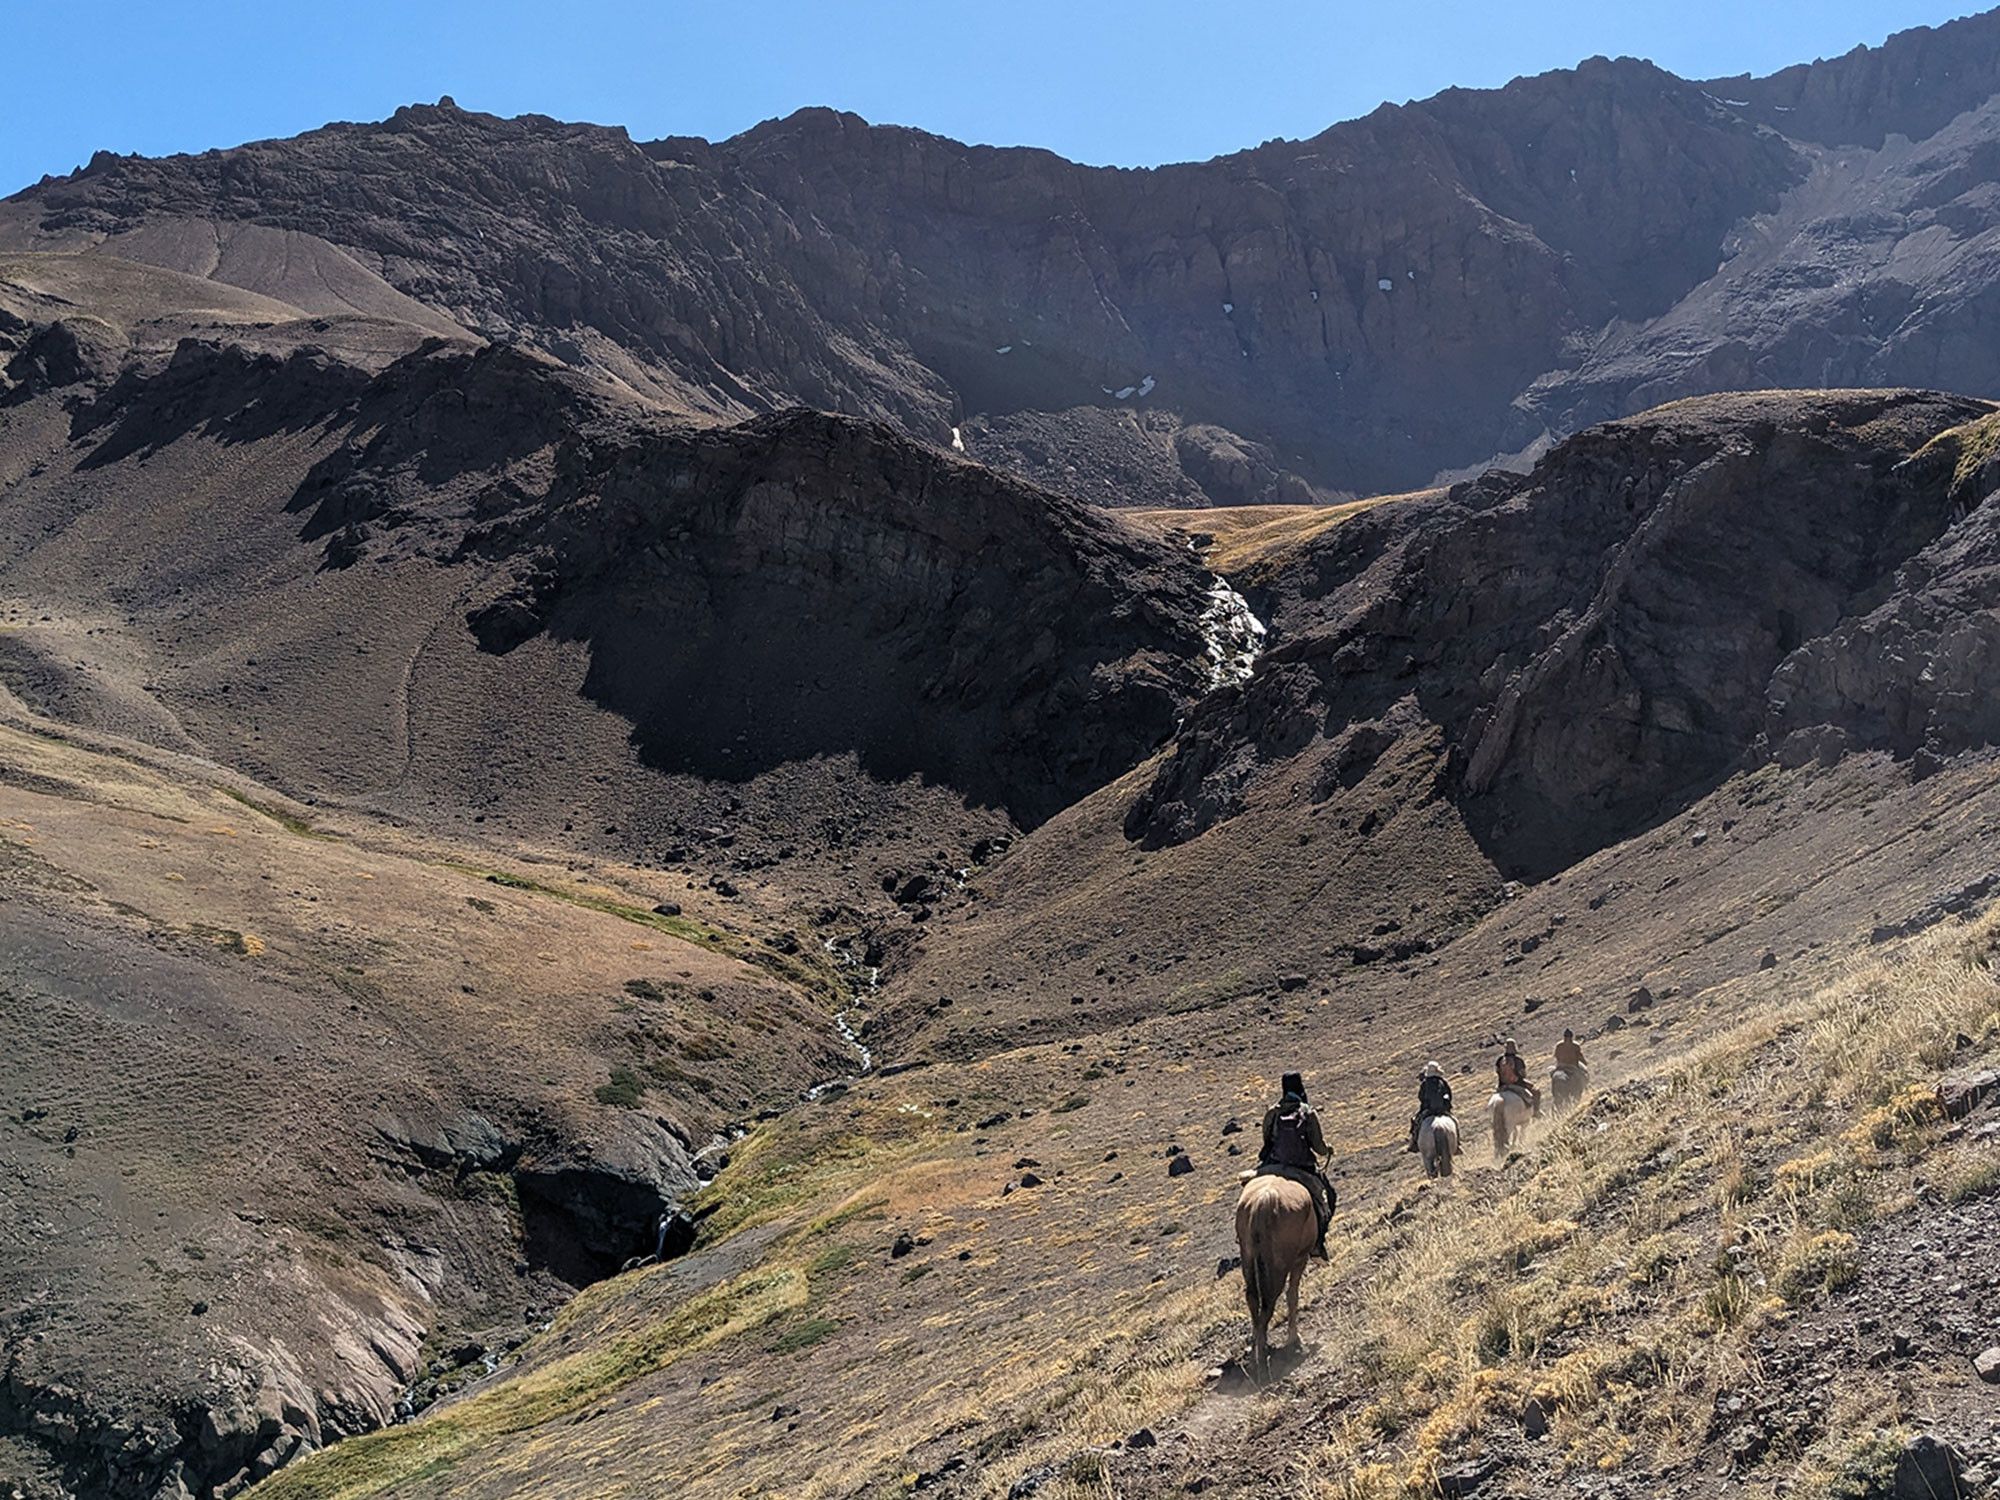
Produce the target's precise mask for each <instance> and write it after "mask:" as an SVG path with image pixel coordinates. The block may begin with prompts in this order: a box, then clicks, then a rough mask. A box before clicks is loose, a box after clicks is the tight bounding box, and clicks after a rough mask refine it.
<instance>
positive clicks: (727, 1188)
mask: <svg viewBox="0 0 2000 1500" xmlns="http://www.w3.org/2000/svg"><path fill="white" fill-rule="evenodd" d="M782 1123H783V1124H785V1125H787V1126H790V1127H791V1128H789V1129H776V1128H773V1127H772V1126H769V1125H766V1126H764V1127H761V1128H759V1129H758V1130H755V1131H753V1132H752V1133H751V1134H750V1135H748V1136H746V1137H745V1138H744V1139H743V1140H741V1141H739V1142H737V1143H736V1145H735V1146H734V1147H732V1148H731V1150H730V1158H729V1165H728V1166H727V1167H726V1168H724V1169H723V1171H722V1173H721V1174H720V1175H719V1176H718V1177H716V1179H715V1180H714V1181H713V1182H711V1183H710V1184H709V1185H708V1186H707V1187H705V1188H703V1189H702V1190H701V1191H700V1192H699V1193H697V1194H695V1195H694V1197H693V1198H691V1199H689V1200H688V1204H687V1206H688V1207H689V1208H690V1209H693V1210H695V1211H697V1212H698V1211H700V1210H702V1209H704V1208H707V1207H709V1206H710V1205H713V1208H714V1211H713V1212H712V1213H711V1214H709V1216H708V1217H707V1219H706V1220H705V1221H704V1223H703V1225H702V1243H703V1244H710V1245H712V1244H716V1243H718V1242H720V1241H722V1240H725V1239H727V1238H728V1237H729V1236H730V1235H732V1234H735V1233H737V1232H738V1231H739V1230H743V1229H747V1228H749V1227H750V1226H751V1225H753V1224H763V1223H768V1222H769V1221H770V1220H772V1219H775V1218H780V1217H782V1216H783V1215H784V1214H786V1213H788V1212H790V1211H791V1210H793V1209H796V1208H799V1207H801V1206H803V1205H805V1204H808V1203H812V1202H815V1201H819V1202H824V1201H826V1200H827V1198H828V1195H829V1194H832V1193H836V1192H838V1193H848V1192H852V1191H853V1190H854V1189H855V1187H857V1186H859V1185H860V1184H861V1183H863V1182H865V1181H867V1180H869V1179H871V1178H876V1177H879V1176H880V1175H881V1174H882V1173H884V1172H886V1171H888V1170H890V1169H891V1168H892V1167H894V1166H896V1165H897V1164H899V1163H901V1162H903V1161H905V1160H907V1159H908V1158H910V1157H911V1156H913V1155H915V1154H917V1153H918V1152H919V1151H920V1150H921V1149H922V1148H923V1146H924V1144H925V1142H927V1141H928V1140H929V1139H931V1138H932V1137H934V1136H935V1135H936V1134H937V1133H938V1127H937V1126H936V1125H935V1124H934V1123H933V1122H931V1121H929V1120H926V1119H925V1118H924V1117H923V1116H922V1115H920V1114H916V1113H913V1112H910V1111H905V1110H900V1109H894V1108H889V1107H886V1106H878V1105H875V1104H867V1103H864V1104H860V1105H854V1106H851V1107H850V1108H847V1109H844V1110H842V1111H841V1113H840V1114H839V1115H837V1116H836V1115H835V1114H834V1113H833V1112H832V1111H830V1110H829V1111H819V1112H815V1113H811V1114H808V1116H807V1118H806V1120H805V1122H804V1124H805V1128H803V1129H801V1128H798V1124H797V1123H796V1122H794V1121H792V1120H786V1121H784V1122H782ZM833 1201H834V1202H836V1203H838V1202H840V1199H839V1198H837V1197H836V1198H834V1199H833ZM880 1209H881V1203H880V1202H879V1201H871V1202H854V1203H846V1204H842V1206H841V1207H840V1208H839V1209H838V1210H836V1211H835V1212H834V1213H832V1214H828V1215H825V1216H823V1217H821V1218H819V1219H817V1220H815V1221H814V1222H813V1223H812V1224H811V1225H810V1226H809V1227H808V1229H807V1231H806V1232H807V1233H811V1234H818V1233H824V1232H827V1231H829V1230H832V1229H834V1228H837V1227H838V1226H839V1225H840V1224H842V1223H845V1222H846V1221H847V1220H849V1219H852V1218H857V1217H863V1216H865V1215H866V1214H868V1213H870V1212H879V1211H880Z"/></svg>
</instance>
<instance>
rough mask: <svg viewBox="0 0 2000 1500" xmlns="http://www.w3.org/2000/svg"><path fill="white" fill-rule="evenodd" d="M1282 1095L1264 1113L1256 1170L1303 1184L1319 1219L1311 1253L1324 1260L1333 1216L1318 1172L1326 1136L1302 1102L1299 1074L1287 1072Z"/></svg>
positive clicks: (1303, 1088) (1327, 1153)
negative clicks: (1316, 1238)
mask: <svg viewBox="0 0 2000 1500" xmlns="http://www.w3.org/2000/svg"><path fill="white" fill-rule="evenodd" d="M1283 1088H1284V1094H1283V1097H1282V1098H1280V1099H1279V1100H1278V1102H1277V1103H1276V1104H1274V1105H1272V1106H1271V1107H1270V1108H1269V1109H1268V1110H1266V1111H1265V1112H1264V1149H1263V1152H1262V1154H1261V1155H1260V1156H1259V1157H1258V1159H1257V1167H1258V1170H1259V1171H1275V1172H1279V1173H1281V1174H1282V1175H1284V1176H1286V1177H1289V1178H1291V1179H1292V1180H1293V1181H1295V1182H1297V1183H1300V1184H1301V1185H1303V1186H1304V1187H1305V1189H1306V1191H1308V1192H1309V1193H1311V1194H1312V1199H1313V1212H1314V1213H1315V1214H1316V1215H1317V1216H1318V1218H1319V1243H1318V1244H1317V1245H1316V1246H1315V1247H1314V1249H1313V1254H1314V1255H1316V1256H1318V1257H1319V1258H1320V1259H1321V1260H1325V1259H1326V1226H1327V1224H1328V1223H1329V1222H1330V1221H1331V1220H1332V1218H1333V1185H1332V1184H1331V1183H1329V1182H1328V1181H1327V1180H1326V1178H1325V1176H1324V1175H1323V1174H1322V1173H1321V1171H1320V1162H1321V1160H1322V1159H1323V1158H1325V1157H1328V1156H1330V1155H1332V1153H1331V1152H1330V1151H1328V1150H1327V1149H1326V1137H1325V1135H1324V1134H1323V1133H1322V1132H1321V1130H1320V1125H1319V1115H1318V1113H1317V1112H1316V1111H1315V1110H1314V1109H1313V1107H1312V1106H1311V1105H1310V1104H1308V1103H1307V1102H1306V1080H1305V1075H1304V1074H1302V1073H1287V1074H1286V1075H1285V1077H1284V1084H1283Z"/></svg>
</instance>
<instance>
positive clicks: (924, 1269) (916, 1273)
mask: <svg viewBox="0 0 2000 1500" xmlns="http://www.w3.org/2000/svg"><path fill="white" fill-rule="evenodd" d="M930 1274H931V1268H930V1267H929V1266H911V1267H910V1269H909V1270H907V1271H905V1272H904V1273H903V1280H904V1281H905V1282H911V1281H922V1280H923V1279H924V1278H925V1277H926V1276H928V1275H930Z"/></svg>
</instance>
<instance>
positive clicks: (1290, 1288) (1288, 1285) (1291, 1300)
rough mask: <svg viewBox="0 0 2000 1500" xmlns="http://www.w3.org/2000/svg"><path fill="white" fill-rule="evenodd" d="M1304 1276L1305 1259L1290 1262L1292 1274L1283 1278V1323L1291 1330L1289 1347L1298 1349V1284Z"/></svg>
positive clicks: (1300, 1258) (1302, 1257)
mask: <svg viewBox="0 0 2000 1500" xmlns="http://www.w3.org/2000/svg"><path fill="white" fill-rule="evenodd" d="M1305 1274H1306V1262H1305V1257H1304V1256H1300V1257H1299V1258H1298V1259H1297V1260H1295V1261H1293V1262H1292V1274H1291V1275H1290V1276H1288V1277H1286V1278H1285V1321H1286V1323H1287V1325H1288V1326H1289V1328H1290V1329H1291V1335H1292V1339H1291V1347H1292V1348H1294V1349H1296V1348H1298V1347H1299V1282H1300V1281H1301V1280H1302V1279H1303V1278H1304V1276H1305Z"/></svg>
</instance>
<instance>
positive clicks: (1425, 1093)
mask: <svg viewBox="0 0 2000 1500" xmlns="http://www.w3.org/2000/svg"><path fill="white" fill-rule="evenodd" d="M1450 1113H1451V1080H1449V1079H1448V1078H1446V1077H1445V1076H1444V1069H1443V1068H1441V1067H1439V1066H1438V1065H1437V1064H1436V1063H1434V1062H1427V1063H1425V1064H1424V1072H1423V1076H1422V1077H1421V1078H1419V1079H1418V1080H1417V1112H1416V1114H1414V1115H1412V1116H1411V1117H1410V1149H1411V1150H1412V1151H1414V1150H1416V1149H1417V1132H1418V1131H1420V1130H1422V1129H1423V1126H1424V1121H1426V1120H1429V1119H1434V1118H1436V1117H1437V1116H1438V1115H1448V1114H1450Z"/></svg>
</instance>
